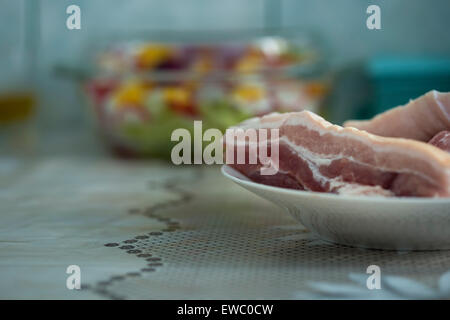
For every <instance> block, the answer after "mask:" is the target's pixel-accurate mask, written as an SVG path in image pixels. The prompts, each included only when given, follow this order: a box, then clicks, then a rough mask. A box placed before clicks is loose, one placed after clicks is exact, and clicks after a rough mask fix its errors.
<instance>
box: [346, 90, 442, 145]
mask: <svg viewBox="0 0 450 320" xmlns="http://www.w3.org/2000/svg"><path fill="white" fill-rule="evenodd" d="M344 126H345V127H354V128H357V129H360V130H365V131H367V132H370V133H372V134H376V135H379V136H383V137H397V138H407V139H414V140H419V141H424V142H427V141H429V140H430V139H431V138H432V137H433V136H434V135H436V134H437V133H438V132H440V131H443V130H449V129H450V93H448V92H447V93H441V92H438V91H430V92H428V93H427V94H425V95H423V96H421V97H419V98H417V99H415V100H412V101H410V102H409V103H408V104H406V105H404V106H400V107H396V108H393V109H391V110H388V111H386V112H383V113H381V114H379V115H377V116H376V117H374V118H373V119H371V120H366V121H347V122H345V123H344Z"/></svg>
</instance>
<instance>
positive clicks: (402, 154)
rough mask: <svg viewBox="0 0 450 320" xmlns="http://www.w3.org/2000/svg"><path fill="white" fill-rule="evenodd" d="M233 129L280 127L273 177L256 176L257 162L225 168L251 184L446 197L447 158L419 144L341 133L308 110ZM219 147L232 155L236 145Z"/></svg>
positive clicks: (449, 175)
mask: <svg viewBox="0 0 450 320" xmlns="http://www.w3.org/2000/svg"><path fill="white" fill-rule="evenodd" d="M235 128H241V129H244V130H245V129H249V128H253V129H262V128H265V129H271V128H279V139H278V142H279V170H278V172H277V173H276V174H275V175H271V176H269V175H266V176H264V175H261V174H260V170H261V167H262V165H261V164H260V161H258V164H236V161H235V162H234V163H235V164H229V163H228V164H229V165H230V166H231V167H233V168H234V169H236V170H238V171H240V172H241V173H242V174H244V175H246V176H247V177H249V178H250V179H251V180H253V181H256V182H260V183H264V184H268V185H273V186H280V187H286V188H292V189H300V190H311V191H318V192H333V193H340V194H364V195H383V196H393V195H396V196H417V197H449V196H450V154H448V153H447V152H445V151H442V150H439V149H438V148H436V147H434V146H432V145H429V144H426V143H423V142H419V141H414V140H409V139H399V138H385V137H379V136H375V135H372V134H369V133H367V132H365V131H361V130H358V129H355V128H342V127H340V126H336V125H333V124H331V123H329V122H327V121H326V120H324V119H323V118H321V117H319V116H317V115H316V114H314V113H311V112H309V111H302V112H295V113H284V114H278V113H273V114H270V115H267V116H264V117H262V118H253V119H250V120H247V121H245V122H243V123H242V124H241V125H239V126H238V127H235ZM232 129H233V128H232ZM244 139H245V138H244ZM240 142H241V143H242V142H243V141H240ZM266 142H267V141H263V140H260V141H258V147H261V146H266V145H267V146H270V143H266ZM238 143H239V141H238ZM224 144H225V147H226V148H234V154H236V153H237V152H236V150H237V149H236V148H237V147H236V145H238V144H233V143H232V142H230V141H227V140H226V139H225V141H224ZM246 152H247V153H248V152H249V148H248V143H247V148H246ZM269 152H270V150H269ZM247 158H248V154H247ZM227 162H228V161H227ZM246 163H248V161H247V162H246Z"/></svg>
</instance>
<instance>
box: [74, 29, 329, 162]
mask: <svg viewBox="0 0 450 320" xmlns="http://www.w3.org/2000/svg"><path fill="white" fill-rule="evenodd" d="M87 60H88V61H90V62H91V65H90V66H89V71H88V72H87V76H86V77H85V78H84V80H83V86H82V87H83V93H84V95H85V97H86V101H87V102H88V105H89V110H90V112H89V114H90V117H91V119H92V120H94V121H93V122H94V123H95V125H96V128H97V129H98V132H99V133H100V135H101V136H102V137H103V140H104V141H105V142H106V144H107V145H108V146H109V147H110V148H111V150H113V151H114V152H115V153H116V154H118V155H122V156H134V157H148V156H150V157H164V158H168V157H169V156H170V151H171V148H172V147H173V145H174V144H176V142H173V141H171V133H172V132H173V131H174V130H175V129H177V128H186V129H188V130H189V131H190V132H193V123H194V120H201V121H202V128H203V130H206V129H208V128H217V129H219V130H221V131H222V132H224V130H225V129H226V128H227V127H229V126H232V125H235V124H237V123H239V122H241V121H243V120H245V119H247V118H250V117H254V116H260V115H263V114H266V113H270V112H287V111H300V110H303V109H308V110H311V111H314V112H317V113H320V112H321V110H320V106H321V102H322V101H323V99H324V97H325V95H326V92H327V91H328V90H327V86H328V84H327V81H326V79H325V78H324V69H325V68H324V63H323V54H322V52H321V50H320V49H319V46H318V45H317V44H314V42H313V41H312V39H311V38H310V37H305V36H304V35H302V36H299V35H296V36H292V35H289V36H280V35H276V36H274V35H269V36H268V35H255V34H246V33H239V34H232V33H223V34H211V33H209V34H201V33H190V34H188V33H181V34H180V33H177V34H174V33H167V34H164V33H157V34H154V35H153V36H149V35H147V37H139V36H135V37H130V36H125V37H123V38H121V37H115V38H113V39H107V40H103V41H99V42H96V44H95V45H93V46H91V47H90V50H89V54H88V58H87Z"/></svg>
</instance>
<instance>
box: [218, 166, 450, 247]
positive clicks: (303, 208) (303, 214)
mask: <svg viewBox="0 0 450 320" xmlns="http://www.w3.org/2000/svg"><path fill="white" fill-rule="evenodd" d="M222 173H223V174H224V176H225V177H227V178H229V179H231V180H233V181H234V182H236V183H237V184H239V185H241V186H243V187H244V188H246V189H247V190H249V191H251V192H253V193H255V194H257V195H259V196H261V197H263V198H265V199H267V200H270V201H272V202H273V203H275V204H277V205H279V206H280V207H282V208H284V209H285V210H286V211H288V212H289V213H290V214H291V215H292V216H293V217H294V218H295V219H297V220H298V221H300V222H301V223H302V224H303V225H304V226H305V227H307V228H308V229H309V230H310V231H312V232H314V233H316V234H317V235H318V236H319V237H321V238H322V239H324V240H328V241H332V242H336V243H340V244H344V245H350V246H356V247H364V248H374V249H392V250H442V249H450V198H406V197H405V198H383V197H367V196H342V195H336V194H330V193H320V192H310V191H299V190H291V189H285V188H278V187H271V186H267V185H264V184H260V183H255V182H252V181H250V180H249V179H248V178H246V177H245V176H243V175H242V174H240V173H239V172H237V171H236V170H234V169H232V168H231V167H229V166H226V165H224V166H222Z"/></svg>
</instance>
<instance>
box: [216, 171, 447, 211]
mask: <svg viewBox="0 0 450 320" xmlns="http://www.w3.org/2000/svg"><path fill="white" fill-rule="evenodd" d="M220 171H221V172H222V174H223V175H224V176H225V177H226V178H228V179H230V180H232V181H234V182H235V183H238V184H243V185H248V186H250V187H252V188H256V189H261V190H265V191H269V192H277V193H284V194H286V195H291V196H301V197H311V196H313V197H314V198H316V199H324V200H335V201H336V200H338V201H351V202H355V201H360V202H378V203H391V204H397V203H398V204H406V203H408V204H411V203H415V204H419V203H420V204H448V205H450V197H447V198H437V197H434V198H425V197H424V198H421V197H382V196H351V195H339V194H335V193H327V192H314V191H304V190H295V189H288V188H282V187H274V186H269V185H266V184H262V183H257V182H254V181H251V180H250V179H248V178H247V177H245V176H244V175H242V174H241V173H240V172H239V171H237V170H236V169H234V168H232V167H230V166H228V165H226V164H224V165H222V167H221V169H220ZM239 176H241V177H239Z"/></svg>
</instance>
